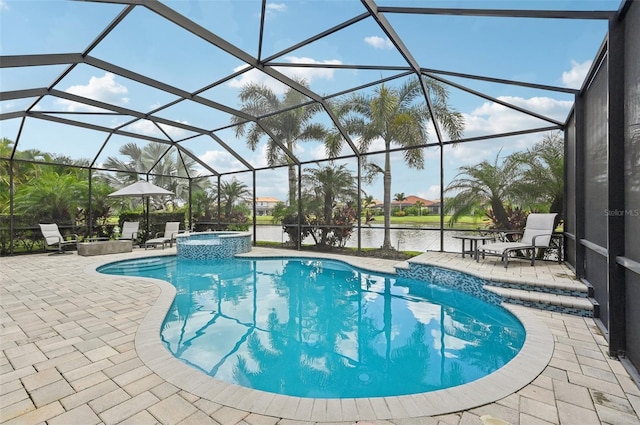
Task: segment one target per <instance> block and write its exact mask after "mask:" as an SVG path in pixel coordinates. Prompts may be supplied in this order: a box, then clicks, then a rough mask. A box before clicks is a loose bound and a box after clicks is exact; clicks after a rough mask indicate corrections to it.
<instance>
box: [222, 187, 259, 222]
mask: <svg viewBox="0 0 640 425" xmlns="http://www.w3.org/2000/svg"><path fill="white" fill-rule="evenodd" d="M247 196H251V191H250V190H249V188H248V187H247V185H246V184H244V183H242V182H240V181H238V180H236V179H233V180H231V182H222V183H221V184H220V201H221V202H222V203H223V204H224V216H225V217H226V218H227V219H229V217H231V213H232V212H233V206H234V205H235V203H236V202H237V201H238V200H242V199H244V198H245V197H247Z"/></svg>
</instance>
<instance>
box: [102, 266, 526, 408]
mask: <svg viewBox="0 0 640 425" xmlns="http://www.w3.org/2000/svg"><path fill="white" fill-rule="evenodd" d="M98 271H100V272H102V273H108V274H117V275H128V276H132V275H133V276H145V277H153V278H158V279H163V280H166V281H168V282H170V283H172V284H173V285H174V286H175V287H176V290H177V294H176V298H175V300H174V302H173V304H172V306H171V308H170V310H169V312H168V314H167V316H166V318H165V320H164V323H163V325H162V328H161V338H162V341H163V343H164V345H165V346H166V347H167V349H168V350H169V351H170V352H171V353H173V355H174V356H176V357H177V358H179V359H181V360H182V361H183V362H185V363H187V364H189V365H191V366H193V367H196V368H198V369H200V370H202V371H204V372H205V373H207V374H209V375H211V376H213V377H216V378H217V379H221V380H223V381H227V382H231V383H235V384H239V385H242V386H245V387H249V388H254V389H259V390H263V391H269V392H274V393H278V394H285V395H291V396H298V397H313V398H356V397H380V396H393V395H406V394H414V393H422V392H428V391H434V390H438V389H443V388H448V387H452V386H457V385H462V384H465V383H468V382H471V381H474V380H476V379H478V378H481V377H483V376H485V375H487V374H490V373H492V372H494V371H496V370H497V369H499V368H500V367H502V366H503V365H504V364H506V363H507V362H508V361H509V360H511V359H512V358H513V357H514V356H515V355H516V354H517V353H518V351H519V350H520V349H521V348H522V345H523V343H524V339H525V331H524V328H523V326H522V324H521V323H520V322H519V321H518V319H516V318H515V317H514V316H513V315H512V314H511V313H510V312H508V311H507V310H505V309H503V308H502V307H500V306H497V305H493V304H490V303H488V302H485V301H481V300H480V299H478V298H476V297H473V296H471V295H469V294H466V293H464V292H460V291H458V290H455V289H452V288H450V287H445V286H441V285H438V284H436V283H433V282H425V281H419V280H412V279H406V278H399V277H397V276H394V275H385V274H378V273H372V272H369V271H364V270H360V269H356V268H353V267H351V266H349V265H346V264H345V263H342V262H339V261H333V260H316V259H301V258H278V259H268V258H265V259H238V258H232V259H220V260H209V261H206V262H205V261H197V260H187V259H180V258H176V257H173V256H168V257H156V258H146V259H137V260H127V261H121V262H117V263H112V264H109V265H106V266H103V267H101V268H99V270H98Z"/></svg>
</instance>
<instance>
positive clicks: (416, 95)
mask: <svg viewBox="0 0 640 425" xmlns="http://www.w3.org/2000/svg"><path fill="white" fill-rule="evenodd" d="M424 82H425V85H426V87H427V90H428V92H429V95H430V96H431V98H432V99H431V100H432V106H433V111H434V114H435V116H436V119H437V120H438V123H439V124H440V126H441V127H442V129H443V130H444V131H445V132H446V133H447V134H448V135H449V137H450V138H451V139H457V138H459V137H460V135H461V134H462V131H463V127H464V121H463V118H462V114H460V113H459V112H457V111H455V110H453V109H451V108H450V107H449V105H448V104H447V99H448V92H447V90H446V88H445V87H444V86H443V85H441V84H440V83H438V82H437V81H435V80H431V79H425V80H424ZM422 96H423V90H422V84H421V82H420V81H419V80H411V81H408V82H406V83H405V84H403V85H402V86H400V87H398V88H393V87H387V86H386V85H385V84H382V85H380V86H379V87H378V88H377V89H376V90H375V92H374V94H373V95H363V94H354V95H352V96H351V97H350V98H349V99H347V100H346V102H344V103H342V104H340V105H338V108H337V109H336V112H337V113H338V115H339V116H341V117H344V120H343V123H344V125H345V127H346V128H347V130H348V131H350V132H353V133H355V134H357V135H359V136H360V150H361V151H362V152H366V151H367V150H368V149H369V147H370V146H371V143H373V142H374V141H375V140H380V139H381V140H382V141H383V142H384V147H385V157H384V166H383V167H380V166H378V165H376V164H368V166H367V170H368V172H369V173H370V174H369V175H370V176H371V177H375V175H377V174H378V173H381V174H383V181H384V199H383V202H384V242H383V245H382V248H383V249H389V250H390V249H393V248H392V246H391V230H390V228H391V153H390V149H391V147H392V145H393V144H395V145H398V146H400V147H403V148H408V149H406V150H404V152H403V155H404V160H405V162H406V164H407V165H408V166H409V167H411V168H416V169H422V168H424V155H423V151H422V149H419V148H414V149H411V147H415V146H421V145H424V144H426V143H427V141H428V132H427V123H428V121H429V120H430V119H431V118H430V114H429V111H428V109H427V107H426V105H425V104H424V103H422V102H419V99H420V98H421V97H422Z"/></svg>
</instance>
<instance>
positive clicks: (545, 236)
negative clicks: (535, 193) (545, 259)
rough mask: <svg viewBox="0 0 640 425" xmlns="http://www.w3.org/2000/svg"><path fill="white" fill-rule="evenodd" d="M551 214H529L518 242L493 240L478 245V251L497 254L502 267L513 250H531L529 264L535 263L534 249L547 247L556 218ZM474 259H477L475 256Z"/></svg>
mask: <svg viewBox="0 0 640 425" xmlns="http://www.w3.org/2000/svg"><path fill="white" fill-rule="evenodd" d="M556 215H557V214H555V213H552V214H538V213H533V214H529V216H528V217H527V223H526V225H525V228H524V233H523V234H522V238H521V239H520V241H518V242H495V243H488V244H485V245H479V246H478V251H479V252H481V253H482V254H483V256H484V255H485V254H487V255H497V256H500V257H502V262H503V263H504V268H505V269H506V268H507V267H508V266H509V255H510V254H511V253H512V252H514V251H527V252H531V265H532V266H533V265H535V261H536V250H538V249H547V248H549V243H550V242H551V236H552V235H553V229H554V227H553V225H554V222H555V218H556ZM476 261H479V259H478V257H476Z"/></svg>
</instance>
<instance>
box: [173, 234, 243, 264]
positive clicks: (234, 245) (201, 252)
mask: <svg viewBox="0 0 640 425" xmlns="http://www.w3.org/2000/svg"><path fill="white" fill-rule="evenodd" d="M176 246H177V254H178V257H181V258H189V259H192V260H210V259H213V258H230V257H233V256H234V255H236V254H240V253H243V252H250V251H251V233H249V232H198V233H183V234H179V235H177V236H176Z"/></svg>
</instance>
